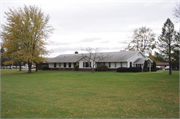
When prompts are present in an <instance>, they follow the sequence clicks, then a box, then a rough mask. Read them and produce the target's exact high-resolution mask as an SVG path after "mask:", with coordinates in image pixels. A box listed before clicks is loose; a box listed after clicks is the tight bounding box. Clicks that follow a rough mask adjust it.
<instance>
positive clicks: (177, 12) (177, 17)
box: [173, 3, 180, 22]
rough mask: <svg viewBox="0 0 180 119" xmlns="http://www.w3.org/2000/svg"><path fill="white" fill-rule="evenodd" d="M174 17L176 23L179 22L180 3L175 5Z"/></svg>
mask: <svg viewBox="0 0 180 119" xmlns="http://www.w3.org/2000/svg"><path fill="white" fill-rule="evenodd" d="M173 12H174V14H173V15H174V17H175V19H176V22H180V3H177V4H176V6H175V7H174V9H173Z"/></svg>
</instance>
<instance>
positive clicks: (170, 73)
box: [169, 40, 172, 75]
mask: <svg viewBox="0 0 180 119" xmlns="http://www.w3.org/2000/svg"><path fill="white" fill-rule="evenodd" d="M171 67H172V65H171V46H170V40H169V75H172V72H171V69H172V68H171Z"/></svg>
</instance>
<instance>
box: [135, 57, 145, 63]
mask: <svg viewBox="0 0 180 119" xmlns="http://www.w3.org/2000/svg"><path fill="white" fill-rule="evenodd" d="M144 61H145V59H144V58H138V59H137V60H136V61H134V64H144Z"/></svg>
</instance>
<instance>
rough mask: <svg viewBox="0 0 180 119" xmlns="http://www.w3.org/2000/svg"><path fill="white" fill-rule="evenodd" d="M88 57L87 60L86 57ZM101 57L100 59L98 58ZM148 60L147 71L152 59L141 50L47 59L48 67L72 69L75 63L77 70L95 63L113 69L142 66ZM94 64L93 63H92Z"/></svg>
mask: <svg viewBox="0 0 180 119" xmlns="http://www.w3.org/2000/svg"><path fill="white" fill-rule="evenodd" d="M88 58H90V60H89V61H88V62H87V60H86V59H88ZM100 59H101V60H100ZM145 60H147V61H148V67H149V71H151V63H152V60H151V59H149V58H147V57H146V56H145V55H144V54H143V53H142V52H141V51H121V52H102V53H101V52H98V53H91V54H90V53H82V54H78V52H77V51H76V52H75V54H62V55H59V56H57V57H55V58H52V59H51V60H49V61H48V63H49V68H53V69H59V68H66V69H73V68H74V66H75V65H78V66H79V70H90V69H91V68H90V67H94V68H97V65H102V64H104V65H106V66H107V67H108V68H109V69H111V70H115V69H117V68H119V67H127V68H129V67H142V68H143V66H144V61H145ZM93 64H94V65H93Z"/></svg>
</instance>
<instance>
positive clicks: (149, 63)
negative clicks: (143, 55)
mask: <svg viewBox="0 0 180 119" xmlns="http://www.w3.org/2000/svg"><path fill="white" fill-rule="evenodd" d="M148 65H149V72H151V61H148Z"/></svg>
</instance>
